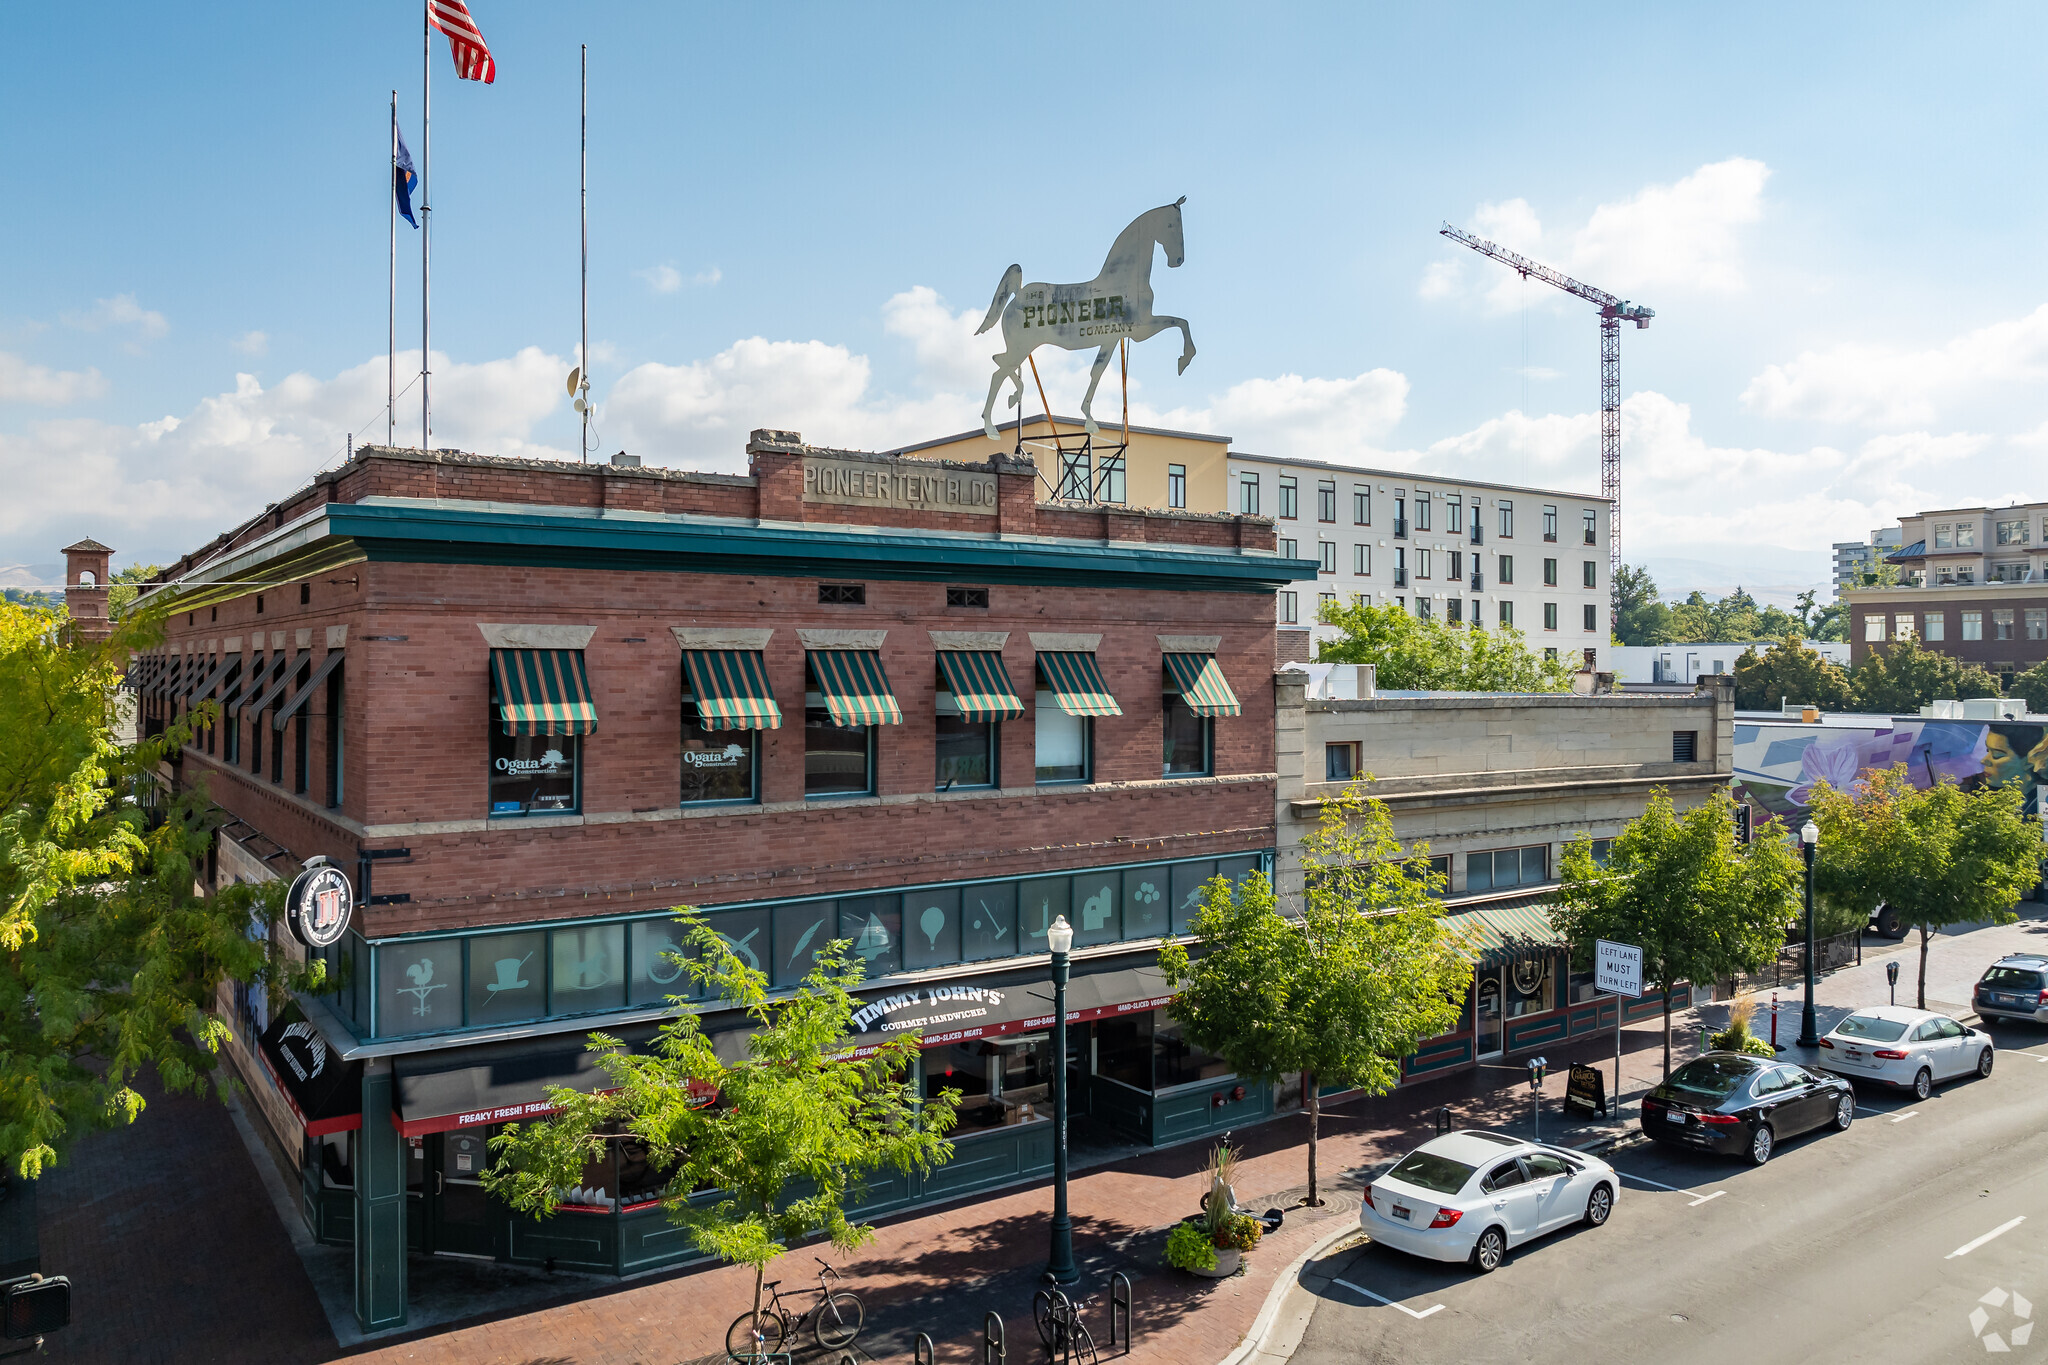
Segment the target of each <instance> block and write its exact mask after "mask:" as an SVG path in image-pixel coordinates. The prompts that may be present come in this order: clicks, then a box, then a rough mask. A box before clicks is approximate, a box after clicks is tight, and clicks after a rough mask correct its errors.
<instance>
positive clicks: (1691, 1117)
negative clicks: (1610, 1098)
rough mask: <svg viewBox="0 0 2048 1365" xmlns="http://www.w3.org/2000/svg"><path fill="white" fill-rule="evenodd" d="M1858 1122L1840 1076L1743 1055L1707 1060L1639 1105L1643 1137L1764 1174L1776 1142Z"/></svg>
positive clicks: (1714, 1055)
mask: <svg viewBox="0 0 2048 1365" xmlns="http://www.w3.org/2000/svg"><path fill="white" fill-rule="evenodd" d="M1855 1117H1856V1091H1855V1090H1854V1088H1852V1087H1851V1086H1850V1084H1849V1082H1847V1081H1845V1080H1843V1079H1842V1078H1841V1077H1840V1076H1828V1075H1823V1074H1822V1073H1820V1072H1817V1071H1808V1070H1807V1069H1806V1068H1805V1067H1803V1066H1795V1065H1793V1064H1792V1063H1791V1062H1781V1061H1777V1060H1775V1059H1773V1058H1770V1057H1752V1056H1749V1055H1748V1054H1746V1053H1741V1052H1709V1053H1708V1054H1707V1055H1706V1056H1704V1057H1698V1058H1695V1059H1694V1060H1692V1061H1690V1062H1687V1063H1686V1064H1685V1065H1684V1066H1682V1067H1680V1068H1678V1070H1676V1071H1674V1072H1672V1073H1671V1079H1670V1080H1668V1081H1666V1082H1664V1084H1662V1085H1660V1086H1658V1087H1657V1088H1656V1089H1655V1090H1652V1091H1651V1092H1650V1093H1649V1094H1647V1095H1645V1096H1644V1097H1643V1132H1644V1133H1645V1134H1647V1135H1648V1136H1650V1137H1652V1138H1654V1139H1656V1140H1657V1141H1658V1142H1667V1143H1670V1144H1671V1145H1672V1146H1674V1147H1692V1148H1696V1149H1698V1150H1700V1151H1702V1152H1717V1153H1719V1154H1720V1155H1722V1156H1739V1157H1746V1158H1748V1160H1749V1161H1750V1163H1751V1164H1753V1165H1757V1166H1761V1165H1763V1164H1764V1163H1765V1162H1766V1161H1769V1160H1770V1159H1771V1149H1772V1148H1773V1147H1775V1146H1776V1145H1777V1144H1778V1143H1779V1142H1780V1141H1782V1140H1783V1139H1785V1138H1788V1137H1791V1136H1792V1135H1793V1134H1795V1133H1803V1132H1805V1131H1806V1130H1807V1129H1809V1128H1821V1127H1825V1126H1827V1125H1829V1124H1832V1125H1834V1128H1835V1130H1836V1131H1837V1132H1840V1131H1841V1130H1842V1129H1844V1128H1847V1127H1848V1126H1849V1124H1850V1123H1851V1122H1852V1121H1853V1120H1854V1119H1855Z"/></svg>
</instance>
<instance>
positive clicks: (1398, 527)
mask: <svg viewBox="0 0 2048 1365" xmlns="http://www.w3.org/2000/svg"><path fill="white" fill-rule="evenodd" d="M1394 539H1396V540H1406V539H1408V518H1406V517H1395V518H1394Z"/></svg>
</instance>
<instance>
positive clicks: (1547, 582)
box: [1503, 559, 1557, 588]
mask: <svg viewBox="0 0 2048 1365" xmlns="http://www.w3.org/2000/svg"><path fill="white" fill-rule="evenodd" d="M1503 581H1505V580H1503ZM1543 586H1544V587H1546V588H1554V587H1556V586H1557V561H1556V560H1554V559H1546V560H1544V561H1543Z"/></svg>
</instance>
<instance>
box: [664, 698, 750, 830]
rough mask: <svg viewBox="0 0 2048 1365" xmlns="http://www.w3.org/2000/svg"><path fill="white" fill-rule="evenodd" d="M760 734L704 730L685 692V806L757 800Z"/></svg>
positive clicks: (683, 792) (692, 703)
mask: <svg viewBox="0 0 2048 1365" xmlns="http://www.w3.org/2000/svg"><path fill="white" fill-rule="evenodd" d="M760 733H761V732H760V731H758V730H707V729H705V728H704V725H703V721H702V719H701V717H699V716H698V714H697V702H696V699H695V698H694V697H693V696H691V695H690V694H689V693H684V694H683V787H682V803H683V804H684V805H686V806H687V805H690V804H692V803H693V802H698V801H752V800H754V799H756V798H755V791H756V783H757V777H756V774H757V773H758V771H759V766H758V765H759V749H760V745H759V741H760Z"/></svg>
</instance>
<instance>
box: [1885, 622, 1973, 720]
mask: <svg viewBox="0 0 2048 1365" xmlns="http://www.w3.org/2000/svg"><path fill="white" fill-rule="evenodd" d="M1849 688H1850V700H1851V704H1852V705H1853V706H1855V708H1856V709H1857V710H1859V711H1874V712H1877V713H1878V714H1880V715H1912V714H1913V713H1915V712H1917V711H1918V710H1919V709H1920V708H1921V707H1922V706H1925V705H1926V704H1927V703H1928V702H1931V701H1940V700H1950V701H1953V700H1959V699H1961V698H1965V697H1995V696H1998V695H1999V688H1998V679H1997V678H1996V677H1994V676H1993V675H1992V674H1991V673H1989V672H1987V671H1985V669H1983V668H1982V667H1980V666H1979V665H1977V664H1972V663H1964V662H1963V661H1961V660H1959V659H1954V658H1951V657H1950V656H1948V655H1946V654H1938V653H1936V652H1935V651H1933V650H1931V649H1922V648H1921V647H1920V642H1919V641H1918V640H1915V639H1911V638H1907V639H1904V640H1899V641H1896V642H1894V643H1892V644H1887V645H1872V646H1871V649H1870V653H1869V654H1868V655H1866V656H1865V657H1864V660H1863V662H1862V663H1860V664H1858V665H1856V667H1855V668H1854V669H1853V670H1851V672H1850V674H1849Z"/></svg>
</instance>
